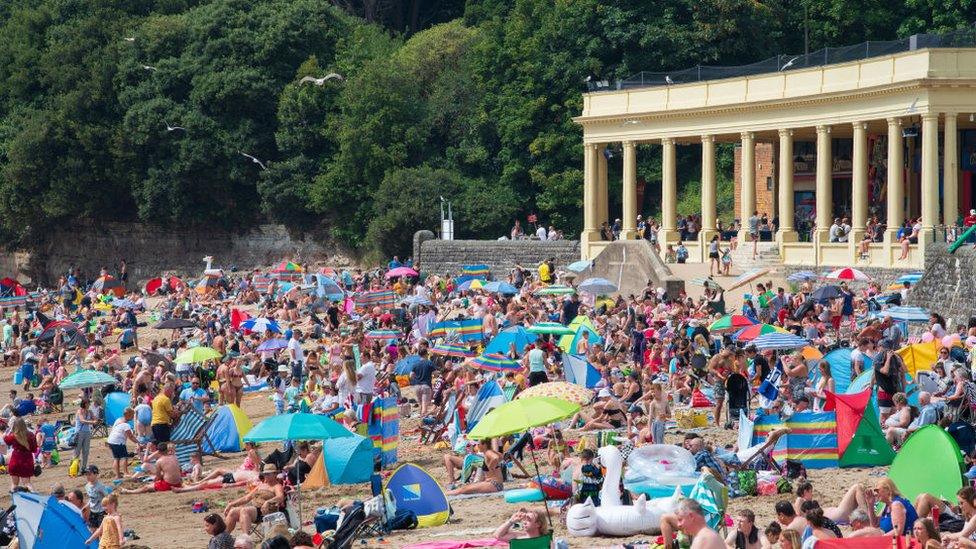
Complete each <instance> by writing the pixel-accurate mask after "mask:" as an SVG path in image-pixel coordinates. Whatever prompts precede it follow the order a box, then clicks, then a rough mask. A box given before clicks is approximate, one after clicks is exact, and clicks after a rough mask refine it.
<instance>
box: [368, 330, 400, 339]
mask: <svg viewBox="0 0 976 549" xmlns="http://www.w3.org/2000/svg"><path fill="white" fill-rule="evenodd" d="M401 337H403V334H401V333H400V332H398V331H397V330H370V331H368V332H366V339H399V338H401Z"/></svg>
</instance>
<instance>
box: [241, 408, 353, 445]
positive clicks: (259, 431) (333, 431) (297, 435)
mask: <svg viewBox="0 0 976 549" xmlns="http://www.w3.org/2000/svg"><path fill="white" fill-rule="evenodd" d="M351 436H353V434H352V431H350V430H349V429H346V428H345V427H343V426H342V425H339V424H338V423H337V422H336V421H334V420H332V419H329V418H328V417H326V416H323V415H320V414H303V413H296V414H281V415H277V416H271V417H269V418H268V419H266V420H264V421H262V422H261V423H258V424H257V425H255V426H254V428H253V429H251V430H250V431H248V433H247V435H245V436H244V441H245V442H275V441H280V440H326V439H330V438H340V437H351Z"/></svg>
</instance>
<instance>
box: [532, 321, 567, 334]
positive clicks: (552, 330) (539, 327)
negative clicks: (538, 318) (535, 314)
mask: <svg viewBox="0 0 976 549" xmlns="http://www.w3.org/2000/svg"><path fill="white" fill-rule="evenodd" d="M526 331H527V332H529V333H532V334H553V335H572V334H575V333H576V331H575V330H573V329H572V328H569V327H567V326H563V325H562V324H560V323H558V322H540V323H538V324H534V325H532V326H529V327H528V328H526Z"/></svg>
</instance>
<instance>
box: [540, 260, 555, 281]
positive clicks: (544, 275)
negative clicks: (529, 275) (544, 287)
mask: <svg viewBox="0 0 976 549" xmlns="http://www.w3.org/2000/svg"><path fill="white" fill-rule="evenodd" d="M539 280H541V281H542V282H545V283H547V284H548V283H549V282H552V273H551V272H550V271H549V264H548V263H546V262H543V263H542V264H541V265H539Z"/></svg>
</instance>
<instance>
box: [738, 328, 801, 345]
mask: <svg viewBox="0 0 976 549" xmlns="http://www.w3.org/2000/svg"><path fill="white" fill-rule="evenodd" d="M772 333H781V334H786V333H789V332H787V331H786V330H784V329H782V328H780V327H779V326H773V325H772V324H753V325H752V326H746V327H745V328H743V329H741V330H739V331H738V332H736V333H735V340H736V341H752V340H753V339H756V338H757V337H759V336H761V335H766V334H772Z"/></svg>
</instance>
